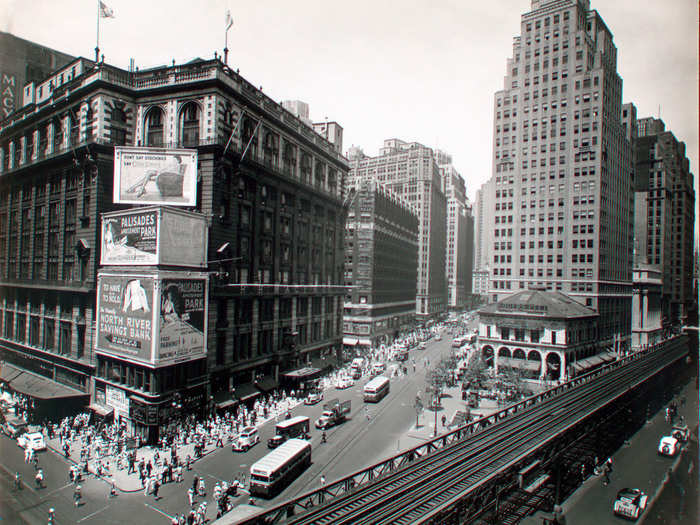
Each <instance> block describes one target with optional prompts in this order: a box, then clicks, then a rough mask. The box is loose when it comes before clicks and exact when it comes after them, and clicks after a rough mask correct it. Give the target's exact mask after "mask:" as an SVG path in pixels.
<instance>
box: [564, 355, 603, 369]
mask: <svg viewBox="0 0 700 525" xmlns="http://www.w3.org/2000/svg"><path fill="white" fill-rule="evenodd" d="M603 363H605V361H604V360H603V359H602V358H601V357H600V356H598V355H592V356H591V357H585V358H583V359H579V360H578V361H575V362H573V363H572V364H571V366H573V367H574V370H576V371H578V372H581V371H583V370H588V369H589V368H593V367H594V366H599V365H602V364H603Z"/></svg>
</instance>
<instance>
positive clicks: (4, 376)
mask: <svg viewBox="0 0 700 525" xmlns="http://www.w3.org/2000/svg"><path fill="white" fill-rule="evenodd" d="M22 372H24V370H22V369H21V368H17V367H16V366H12V365H10V364H7V363H0V380H1V381H5V383H9V382H10V381H12V380H13V379H14V378H15V377H17V376H18V375H20V374H21V373H22Z"/></svg>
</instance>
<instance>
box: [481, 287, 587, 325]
mask: <svg viewBox="0 0 700 525" xmlns="http://www.w3.org/2000/svg"><path fill="white" fill-rule="evenodd" d="M479 314H495V315H509V316H512V315H517V316H536V317H547V318H555V319H574V318H581V317H597V315H598V313H597V312H596V311H595V310H592V309H591V308H588V307H587V306H584V305H582V304H581V303H579V302H577V301H575V300H574V299H572V298H571V297H569V296H568V295H565V294H563V293H561V292H553V291H547V290H543V289H540V288H531V289H529V290H523V291H522V292H517V293H514V294H512V295H509V296H508V297H506V298H504V299H501V300H500V301H498V302H496V303H492V304H489V305H486V306H484V307H483V308H481V309H480V310H479Z"/></svg>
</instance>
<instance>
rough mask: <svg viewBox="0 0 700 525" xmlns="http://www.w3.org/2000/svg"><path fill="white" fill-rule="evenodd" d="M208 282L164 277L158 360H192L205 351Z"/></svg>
mask: <svg viewBox="0 0 700 525" xmlns="http://www.w3.org/2000/svg"><path fill="white" fill-rule="evenodd" d="M206 283H207V282H206V280H205V279H163V280H162V281H161V294H160V324H159V327H158V345H157V350H158V354H157V356H156V360H157V361H158V363H160V364H171V363H177V362H180V361H189V360H192V359H197V358H199V357H204V355H205V354H206V351H205V345H204V341H205V337H206V301H207V294H206Z"/></svg>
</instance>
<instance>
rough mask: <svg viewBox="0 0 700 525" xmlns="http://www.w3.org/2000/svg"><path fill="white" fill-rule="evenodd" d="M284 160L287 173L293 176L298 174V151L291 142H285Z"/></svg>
mask: <svg viewBox="0 0 700 525" xmlns="http://www.w3.org/2000/svg"><path fill="white" fill-rule="evenodd" d="M282 160H283V162H284V171H285V173H287V175H291V176H292V177H294V176H296V168H297V151H296V148H295V147H294V145H293V144H290V143H289V142H286V143H285V144H284V156H283V159H282Z"/></svg>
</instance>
